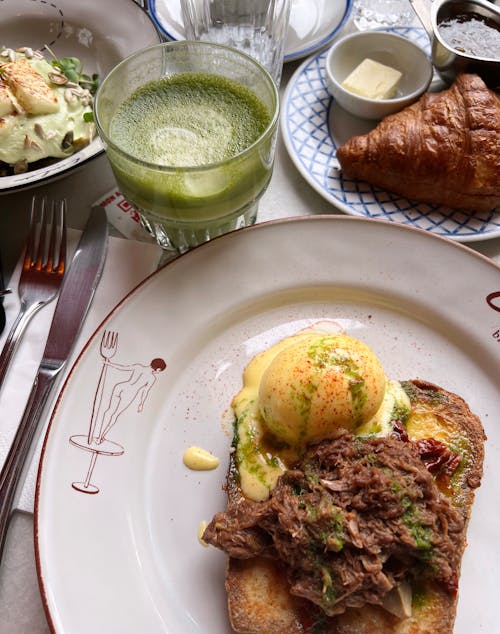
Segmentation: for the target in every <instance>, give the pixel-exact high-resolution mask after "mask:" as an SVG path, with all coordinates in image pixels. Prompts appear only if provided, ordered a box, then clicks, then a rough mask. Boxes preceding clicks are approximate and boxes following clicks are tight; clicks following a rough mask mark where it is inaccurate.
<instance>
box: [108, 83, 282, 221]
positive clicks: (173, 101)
mask: <svg viewBox="0 0 500 634" xmlns="http://www.w3.org/2000/svg"><path fill="white" fill-rule="evenodd" d="M269 122H270V113H269V111H268V109H267V108H266V107H265V105H264V104H263V103H262V101H261V100H260V99H259V98H258V97H257V96H256V95H255V94H254V93H253V92H252V91H251V90H249V89H248V88H246V87H245V86H243V85H241V84H239V83H237V82H235V81H232V80H229V79H227V78H225V77H222V76H219V75H211V74H205V73H184V74H177V75H173V76H171V77H165V78H162V79H159V80H156V81H152V82H149V83H147V84H145V85H144V86H142V87H141V88H139V89H138V90H136V91H135V92H134V93H133V94H132V95H131V96H130V97H129V98H128V99H127V100H126V101H124V102H123V103H122V104H121V106H120V108H119V109H118V110H117V111H116V113H115V114H114V115H113V117H112V119H111V122H110V126H109V137H110V139H111V140H112V141H113V143H114V144H115V145H116V146H117V147H118V148H120V150H122V151H123V152H125V153H127V154H129V155H130V156H133V157H134V158H135V159H138V160H139V161H143V162H144V164H142V165H141V164H140V162H139V163H137V162H133V161H131V160H130V159H128V158H127V157H126V155H124V154H120V153H119V152H117V151H116V150H115V149H113V148H112V147H110V148H108V149H107V152H108V156H109V159H110V161H111V164H112V166H113V170H114V172H115V176H116V178H117V181H118V184H119V186H120V188H121V190H122V192H123V194H124V195H125V196H127V197H128V198H129V200H131V201H132V202H133V203H134V204H135V205H137V206H138V207H139V208H140V209H141V211H143V212H144V213H146V214H147V215H148V216H150V217H151V219H153V220H155V221H158V222H162V221H163V220H166V219H169V220H175V219H177V220H180V221H186V222H193V221H194V222H198V221H201V222H203V221H207V220H213V219H216V218H223V217H227V216H228V215H230V214H231V213H234V212H236V211H237V210H240V209H243V208H244V207H245V206H247V205H249V204H251V203H252V202H253V201H255V200H256V199H257V198H258V197H259V196H260V194H261V193H262V191H263V190H264V189H265V187H266V185H267V183H268V181H269V179H270V177H271V168H272V160H271V156H272V142H273V135H272V134H269V135H268V138H266V139H265V140H264V142H261V143H258V144H256V145H255V147H252V148H250V146H252V145H253V144H254V143H255V142H256V141H257V140H258V139H259V138H260V137H261V135H262V134H263V132H265V130H266V128H267V126H268V125H269ZM248 148H250V149H249V150H248ZM245 150H248V151H245ZM151 164H154V166H152V165H151ZM157 166H158V167H157Z"/></svg>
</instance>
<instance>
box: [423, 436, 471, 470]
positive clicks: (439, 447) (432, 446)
mask: <svg viewBox="0 0 500 634" xmlns="http://www.w3.org/2000/svg"><path fill="white" fill-rule="evenodd" d="M415 444H416V445H417V447H418V451H419V453H420V458H421V459H422V460H423V462H424V464H425V466H426V467H427V469H428V470H429V471H430V472H431V473H436V472H438V471H443V472H444V473H446V475H448V476H452V475H453V474H454V473H455V471H456V470H457V469H458V466H459V464H460V456H459V454H458V453H457V452H456V451H452V450H451V449H450V448H449V447H447V446H446V445H445V444H444V443H442V442H441V441H439V440H436V439H435V438H422V439H421V440H417V441H416V443H415Z"/></svg>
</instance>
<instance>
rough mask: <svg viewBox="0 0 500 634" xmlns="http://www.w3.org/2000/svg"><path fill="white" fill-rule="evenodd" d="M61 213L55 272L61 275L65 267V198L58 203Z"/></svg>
mask: <svg viewBox="0 0 500 634" xmlns="http://www.w3.org/2000/svg"><path fill="white" fill-rule="evenodd" d="M59 210H60V214H61V241H60V244H59V257H58V260H57V273H59V275H63V273H64V271H65V269H66V199H65V198H63V200H61V203H60V205H59Z"/></svg>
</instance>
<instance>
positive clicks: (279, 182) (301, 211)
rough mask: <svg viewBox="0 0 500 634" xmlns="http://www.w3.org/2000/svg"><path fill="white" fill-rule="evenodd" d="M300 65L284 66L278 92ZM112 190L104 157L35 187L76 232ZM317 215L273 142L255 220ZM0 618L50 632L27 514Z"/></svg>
mask: <svg viewBox="0 0 500 634" xmlns="http://www.w3.org/2000/svg"><path fill="white" fill-rule="evenodd" d="M346 28H349V25H347V27H346ZM300 63H301V61H298V62H291V63H288V64H286V66H285V69H284V72H283V79H282V85H281V91H282V92H283V90H284V88H285V87H286V84H287V81H288V80H289V78H290V77H291V75H292V74H293V72H294V71H295V69H296V68H297V67H298V66H299V65H300ZM114 187H115V182H114V178H113V175H112V173H111V169H110V168H109V165H108V162H107V159H106V157H105V156H101V157H99V158H97V159H95V160H94V161H92V162H91V163H90V164H88V165H86V166H84V167H83V168H82V169H80V170H79V171H77V172H75V173H73V174H72V175H71V176H69V177H67V178H64V179H61V180H58V181H56V182H54V183H52V184H49V185H46V186H44V187H41V188H39V190H38V191H39V192H40V193H43V194H46V195H48V196H51V197H59V198H60V197H66V198H67V200H68V201H69V219H68V221H69V226H70V227H73V228H75V229H82V228H83V226H84V224H85V222H86V219H87V217H88V214H89V212H90V206H91V205H92V203H94V202H95V201H96V200H98V199H99V198H100V197H101V196H103V195H104V194H106V193H107V192H108V191H110V190H111V189H113V188H114ZM33 193H34V190H26V191H23V192H19V193H16V194H11V195H3V196H1V198H0V206H1V209H0V251H1V253H2V260H3V265H4V272H5V274H6V277H7V279H8V276H9V273H10V272H12V270H13V268H14V266H15V264H16V262H17V260H18V258H19V255H20V253H21V251H22V248H23V244H24V239H25V234H26V231H27V226H28V214H29V208H30V201H31V197H32V195H33ZM317 213H327V214H335V213H341V212H338V211H336V210H335V208H334V207H332V205H331V204H330V203H328V202H327V201H326V200H324V199H323V198H322V197H321V196H320V195H319V194H318V193H316V192H315V191H314V190H313V189H312V188H311V187H310V186H309V185H308V183H306V181H305V180H304V179H303V178H302V176H301V175H300V174H299V172H298V171H297V169H296V168H295V166H294V165H293V163H292V161H291V160H290V158H289V156H288V154H287V151H286V149H285V147H284V144H283V142H282V140H281V138H279V140H278V145H277V153H276V162H275V168H274V173H273V177H272V180H271V184H270V186H269V188H268V190H267V192H266V193H265V194H264V196H263V198H262V200H261V203H260V209H259V217H258V221H265V220H270V219H275V218H280V217H285V216H302V215H308V214H317ZM469 246H470V248H472V249H474V250H476V251H478V252H479V253H482V254H484V255H486V256H488V257H490V258H492V259H494V260H495V261H496V262H498V263H500V238H497V239H492V240H487V241H482V242H473V243H470V245H469ZM68 582H70V580H68ZM0 615H1V617H0V632H1V634H24V633H27V634H28V633H29V634H41V633H46V632H49V631H50V630H49V627H48V624H47V621H46V618H45V614H44V611H43V607H42V602H41V599H40V593H39V589H38V582H37V576H36V567H35V557H34V545H33V517H32V516H31V515H30V514H28V513H20V512H16V513H14V515H13V518H12V521H11V524H10V529H9V534H8V537H7V543H6V548H5V552H4V558H3V561H2V563H1V567H0Z"/></svg>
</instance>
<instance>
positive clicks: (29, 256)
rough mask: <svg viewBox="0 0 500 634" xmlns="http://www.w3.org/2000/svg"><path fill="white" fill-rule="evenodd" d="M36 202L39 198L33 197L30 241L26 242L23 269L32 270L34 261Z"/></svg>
mask: <svg viewBox="0 0 500 634" xmlns="http://www.w3.org/2000/svg"><path fill="white" fill-rule="evenodd" d="M36 200H37V197H36V196H33V198H32V199H31V214H30V228H29V233H28V239H27V242H26V249H25V253H24V261H23V269H29V268H31V263H32V261H33V253H34V251H35V240H36V228H37V222H36V220H37V219H36V213H35V211H36Z"/></svg>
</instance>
